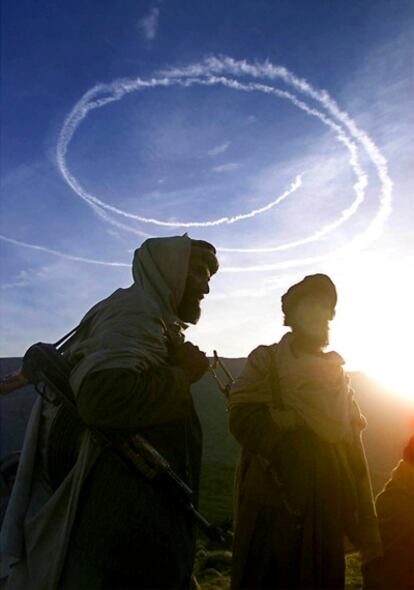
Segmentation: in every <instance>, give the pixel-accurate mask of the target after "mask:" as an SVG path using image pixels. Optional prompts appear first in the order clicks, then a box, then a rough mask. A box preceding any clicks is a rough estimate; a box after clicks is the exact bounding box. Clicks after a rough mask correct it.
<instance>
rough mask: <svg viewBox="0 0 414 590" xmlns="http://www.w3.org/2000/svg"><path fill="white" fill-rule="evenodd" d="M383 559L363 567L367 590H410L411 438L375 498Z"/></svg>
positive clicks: (413, 564) (413, 534) (413, 568)
mask: <svg viewBox="0 0 414 590" xmlns="http://www.w3.org/2000/svg"><path fill="white" fill-rule="evenodd" d="M376 506H377V512H378V522H379V527H380V533H381V540H382V545H383V556H382V557H380V558H378V559H376V560H374V561H372V562H370V563H368V564H367V565H366V567H365V568H363V573H364V578H365V580H364V581H365V585H364V587H365V588H367V589H369V590H389V589H390V588H392V590H414V436H412V437H411V438H410V440H409V441H408V443H407V445H406V447H405V449H404V452H403V458H402V460H401V461H400V462H399V463H398V465H397V466H396V468H395V469H394V470H393V472H392V474H391V478H390V479H389V480H388V481H387V483H386V484H385V487H384V489H383V490H382V492H381V493H380V494H379V495H378V497H377V499H376Z"/></svg>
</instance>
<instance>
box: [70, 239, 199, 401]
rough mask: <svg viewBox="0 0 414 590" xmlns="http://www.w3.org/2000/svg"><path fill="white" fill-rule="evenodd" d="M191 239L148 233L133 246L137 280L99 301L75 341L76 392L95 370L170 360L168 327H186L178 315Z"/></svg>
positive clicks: (143, 366) (72, 353) (140, 368)
mask: <svg viewBox="0 0 414 590" xmlns="http://www.w3.org/2000/svg"><path fill="white" fill-rule="evenodd" d="M191 242H192V240H191V239H190V238H189V237H188V236H187V234H184V235H183V236H175V237H170V238H150V239H149V240H146V241H145V242H144V243H143V244H142V246H141V247H140V248H138V249H137V250H136V251H135V255H134V260H133V267H132V273H133V277H134V283H133V285H132V286H131V287H129V288H127V289H118V290H117V291H115V292H114V293H113V294H112V295H110V296H109V297H108V298H107V299H104V300H103V301H100V302H99V303H97V304H96V305H95V306H94V307H93V308H92V309H91V310H90V311H89V312H88V313H87V314H86V315H85V317H84V318H83V320H82V323H83V324H84V325H85V329H84V330H80V331H79V332H78V334H77V335H76V337H75V338H74V340H73V341H72V342H71V345H70V350H69V353H68V358H69V361H70V362H71V363H72V364H73V365H74V368H73V371H72V373H71V379H70V382H71V386H72V389H73V391H74V393H75V395H76V394H77V393H78V392H79V389H80V387H81V384H82V381H83V380H84V379H85V377H86V376H87V375H89V374H90V373H92V372H95V371H98V370H102V369H110V368H131V369H135V370H137V371H144V370H147V369H149V368H150V367H152V366H157V365H162V364H166V362H167V356H168V349H167V338H168V332H169V330H171V331H174V332H177V330H178V331H182V330H183V329H184V328H185V326H184V324H183V323H182V322H181V321H180V319H179V317H178V315H177V309H178V305H179V303H180V301H181V298H182V296H183V293H184V289H185V283H186V278H187V273H188V265H189V259H190V253H191Z"/></svg>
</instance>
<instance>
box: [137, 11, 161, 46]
mask: <svg viewBox="0 0 414 590" xmlns="http://www.w3.org/2000/svg"><path fill="white" fill-rule="evenodd" d="M159 17H160V6H159V4H155V5H153V6H152V7H151V8H150V10H149V12H148V13H147V14H146V15H145V16H143V17H142V18H141V19H139V21H138V29H139V30H140V32H141V34H142V35H143V36H144V38H145V39H146V40H147V41H152V40H153V39H155V36H156V34H157V31H158V21H159Z"/></svg>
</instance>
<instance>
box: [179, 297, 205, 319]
mask: <svg viewBox="0 0 414 590" xmlns="http://www.w3.org/2000/svg"><path fill="white" fill-rule="evenodd" d="M200 315H201V307H200V299H199V298H198V297H196V296H194V295H188V294H185V293H184V296H183V298H182V300H181V302H180V305H179V306H178V317H179V318H180V320H181V321H183V322H188V323H189V324H196V323H197V322H198V320H199V319H200Z"/></svg>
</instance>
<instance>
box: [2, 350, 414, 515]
mask: <svg viewBox="0 0 414 590" xmlns="http://www.w3.org/2000/svg"><path fill="white" fill-rule="evenodd" d="M224 360H225V363H226V365H227V366H228V368H229V369H230V371H231V372H232V374H233V375H234V376H237V375H238V374H239V373H240V371H241V370H242V368H243V365H244V362H245V359H224ZM20 362H21V359H18V358H9V359H0V376H4V375H6V374H7V373H10V372H12V371H15V370H16V369H18V367H19V366H20ZM351 381H352V385H353V388H354V390H355V396H356V399H357V401H358V403H359V405H360V407H361V410H362V412H363V414H364V415H365V416H366V417H367V420H368V427H367V429H366V431H365V432H364V441H365V445H366V451H367V456H368V461H369V465H370V469H371V473H372V479H373V484H374V490H375V491H376V492H378V491H379V490H380V489H381V487H382V486H383V484H384V482H385V481H386V480H387V478H388V476H389V473H390V471H391V469H392V468H393V467H394V465H395V464H396V463H397V462H398V460H399V458H400V457H401V452H402V448H403V445H404V443H405V441H406V440H407V438H408V436H409V428H408V419H407V418H408V416H409V415H410V413H411V415H414V408H413V405H411V407H410V406H409V404H408V402H404V401H402V400H401V399H399V398H397V397H395V396H392V395H391V394H390V393H389V392H387V391H386V390H385V389H383V388H381V387H380V386H379V385H378V384H376V383H375V382H374V381H372V380H371V379H369V378H368V377H367V376H366V375H364V374H363V373H352V374H351ZM193 391H194V400H195V404H196V407H197V410H198V413H199V416H200V419H201V422H202V426H203V433H204V454H203V474H202V494H201V507H202V509H203V510H204V511H205V512H206V515H207V516H208V517H210V518H212V519H214V520H224V519H225V518H226V517H228V516H230V515H231V509H232V508H231V496H232V481H233V473H234V468H235V465H236V463H237V458H238V454H239V449H238V445H237V443H236V442H235V440H234V439H233V437H232V436H231V434H230V433H229V430H228V427H227V413H226V408H225V398H224V396H223V394H222V393H221V392H220V390H219V389H218V388H217V386H216V384H215V383H214V381H213V379H212V377H211V376H210V375H209V374H206V375H205V376H204V377H203V378H202V379H201V380H200V381H199V382H198V383H197V384H196V385H195V386H194V388H193ZM36 395H37V394H36V392H35V391H34V389H33V387H31V386H28V387H24V388H23V389H21V390H19V391H16V392H14V393H12V394H10V395H8V396H3V397H0V457H4V456H5V455H8V454H9V453H11V452H13V451H16V450H19V449H20V448H21V446H22V442H23V436H24V430H25V427H26V423H27V420H28V417H29V414H30V409H31V407H32V405H33V403H34V400H35V399H36Z"/></svg>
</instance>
